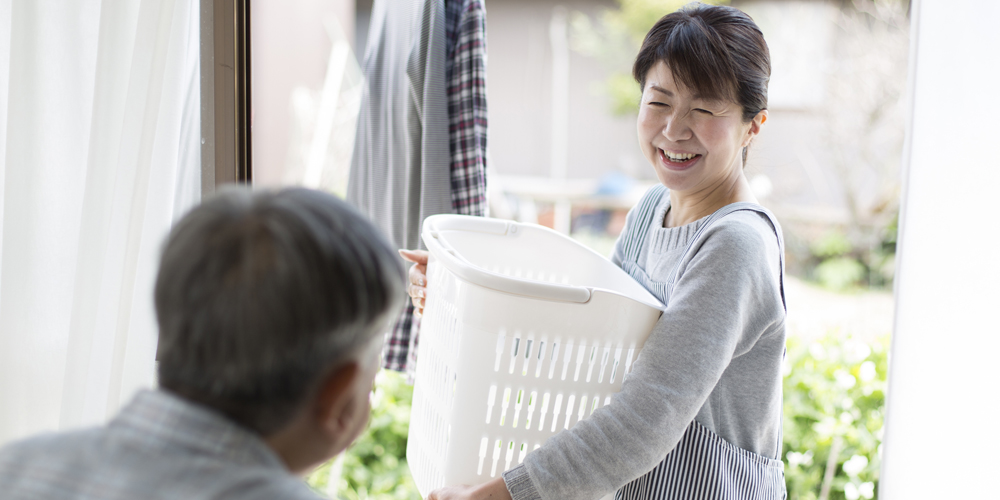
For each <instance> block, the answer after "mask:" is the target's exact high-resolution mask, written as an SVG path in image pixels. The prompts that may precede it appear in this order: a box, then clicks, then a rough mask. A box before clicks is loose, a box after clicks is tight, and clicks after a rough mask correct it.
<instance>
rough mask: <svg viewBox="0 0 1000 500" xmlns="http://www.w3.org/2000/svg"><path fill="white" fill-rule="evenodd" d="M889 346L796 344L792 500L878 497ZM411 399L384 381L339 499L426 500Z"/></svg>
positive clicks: (788, 461)
mask: <svg viewBox="0 0 1000 500" xmlns="http://www.w3.org/2000/svg"><path fill="white" fill-rule="evenodd" d="M888 343H889V341H888V337H884V338H881V339H878V340H875V341H871V342H865V341H861V340H858V339H853V338H846V339H845V338H844V336H842V335H839V334H836V332H834V333H833V334H831V335H828V336H827V337H825V338H823V339H819V340H815V341H803V340H800V339H798V338H795V337H792V338H790V339H789V340H788V355H787V358H786V363H785V385H784V397H785V408H784V412H785V416H784V418H785V420H784V429H783V431H784V449H783V452H782V458H783V459H784V461H785V480H786V483H787V485H788V498H789V499H790V500H818V499H828V500H841V499H843V500H859V499H872V498H875V496H876V494H877V490H878V473H879V465H880V461H879V455H880V448H881V443H882V425H883V420H884V418H885V414H884V399H885V386H886V373H887V371H888ZM412 394H413V388H412V387H411V386H409V385H407V384H406V381H405V379H404V377H403V376H402V375H399V374H397V373H395V372H389V371H383V372H382V373H380V374H379V376H378V378H377V380H376V386H375V392H374V396H373V399H372V419H371V422H370V423H369V425H368V429H367V430H366V431H365V433H364V434H362V436H361V438H359V440H358V441H357V442H356V443H355V444H354V445H353V446H352V447H351V448H350V449H349V450H348V451H347V452H346V454H345V456H344V457H343V459H342V460H343V461H342V467H343V469H342V473H341V474H340V475H339V477H336V478H333V480H335V481H337V487H336V491H337V497H338V498H341V499H348V500H364V499H419V498H420V494H419V493H418V492H417V489H416V486H415V485H414V483H413V479H412V478H411V477H410V471H409V469H408V468H407V466H406V435H407V428H408V425H409V420H410V401H411V399H412ZM330 470H331V464H326V465H324V466H323V467H321V468H320V469H318V470H317V471H316V472H314V473H313V474H312V475H311V476H310V477H309V479H308V480H309V483H310V484H311V485H312V486H313V487H314V488H316V489H317V490H320V491H330V489H329V488H328V486H327V485H328V481H329V480H331V475H330ZM335 475H336V474H335Z"/></svg>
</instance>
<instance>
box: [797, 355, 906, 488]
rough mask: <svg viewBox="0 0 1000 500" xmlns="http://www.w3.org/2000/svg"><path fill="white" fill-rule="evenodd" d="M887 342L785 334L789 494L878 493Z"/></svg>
mask: <svg viewBox="0 0 1000 500" xmlns="http://www.w3.org/2000/svg"><path fill="white" fill-rule="evenodd" d="M888 345H889V340H888V337H883V338H881V339H878V340H877V341H874V342H862V341H860V340H857V339H853V338H846V339H845V338H842V336H839V335H829V336H827V337H826V338H823V339H821V340H818V341H813V342H803V341H802V340H800V339H798V338H794V337H793V338H790V339H788V357H787V359H786V365H785V369H786V377H785V386H784V390H785V394H784V395H785V407H784V410H785V422H784V450H783V457H784V460H785V480H786V484H787V486H788V497H789V499H790V500H811V499H818V498H828V499H845V500H857V499H859V498H864V499H871V498H874V497H875V495H876V494H877V491H878V474H879V465H880V460H879V456H880V453H881V443H882V424H883V419H884V415H885V413H884V403H885V387H886V373H887V370H888ZM824 489H825V490H827V491H826V495H825V496H824V494H823V493H824Z"/></svg>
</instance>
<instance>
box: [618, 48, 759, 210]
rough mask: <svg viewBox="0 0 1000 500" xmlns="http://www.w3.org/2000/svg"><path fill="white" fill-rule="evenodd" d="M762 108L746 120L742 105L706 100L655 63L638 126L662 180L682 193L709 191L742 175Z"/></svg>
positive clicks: (648, 156)
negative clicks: (745, 154)
mask: <svg viewBox="0 0 1000 500" xmlns="http://www.w3.org/2000/svg"><path fill="white" fill-rule="evenodd" d="M765 117H766V111H761V113H759V114H758V115H757V116H756V117H755V118H754V119H753V120H752V121H750V122H744V121H743V110H742V109H741V107H740V106H739V105H738V104H736V103H734V102H729V101H712V100H706V99H703V98H701V97H700V96H698V95H696V94H694V93H693V91H692V90H691V89H688V88H687V87H685V86H683V85H681V84H679V83H678V82H675V81H674V78H673V75H672V74H671V72H670V67H669V66H667V64H666V63H665V62H663V61H660V62H658V63H656V65H655V66H653V67H652V68H651V69H650V70H649V73H647V74H646V87H645V88H644V89H643V90H642V103H641V105H640V108H639V119H638V123H637V128H638V132H639V146H640V148H642V153H643V155H645V157H646V160H648V161H649V163H650V165H652V166H653V169H654V170H655V171H656V177H657V178H658V179H659V180H660V182H661V183H662V184H663V185H665V186H667V187H668V188H670V190H671V191H673V192H675V193H677V194H682V195H695V194H698V193H704V194H709V193H712V192H713V191H714V190H715V189H717V188H719V187H720V186H724V185H726V183H727V181H732V180H733V179H735V178H737V176H739V175H742V170H743V159H742V150H743V147H744V146H746V145H747V144H749V143H750V139H752V138H753V136H755V135H756V134H757V132H759V131H760V125H761V123H763V120H764V119H765Z"/></svg>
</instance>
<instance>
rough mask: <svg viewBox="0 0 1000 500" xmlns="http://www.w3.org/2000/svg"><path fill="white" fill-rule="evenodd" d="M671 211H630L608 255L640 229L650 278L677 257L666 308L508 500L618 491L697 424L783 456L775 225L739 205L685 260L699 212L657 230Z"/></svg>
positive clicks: (513, 484) (527, 467)
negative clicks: (609, 383)
mask: <svg viewBox="0 0 1000 500" xmlns="http://www.w3.org/2000/svg"><path fill="white" fill-rule="evenodd" d="M668 208H669V196H667V195H664V196H663V200H662V202H661V203H660V204H659V206H658V207H657V214H656V217H654V218H653V223H652V224H651V225H650V226H649V227H642V228H637V227H635V224H636V220H638V219H641V218H640V217H638V216H637V215H636V214H634V213H632V212H630V213H629V215H628V222H627V224H626V230H625V232H624V233H623V234H622V237H621V238H619V240H618V243H617V245H616V247H615V252H614V255H613V256H612V260H613V261H614V262H615V263H616V264H619V265H621V262H622V259H623V258H624V254H623V250H622V249H623V243H624V241H625V240H626V239H627V238H635V237H637V236H636V234H637V231H645V232H647V237H646V242H645V243H646V244H645V248H643V250H642V253H641V255H640V256H639V259H638V262H637V264H639V266H641V267H642V268H643V269H644V270H645V272H646V274H648V275H649V277H650V278H651V279H653V280H654V281H660V282H666V281H668V280H669V278H670V276H668V275H669V274H670V272H671V270H673V269H674V265H675V264H677V262H678V260H679V259H682V258H683V260H682V261H681V262H680V267H679V271H678V276H679V278H678V281H677V282H676V285H675V286H674V289H673V295H672V296H671V297H669V301H668V302H669V303H668V305H667V308H666V310H665V312H664V313H663V315H662V316H661V317H660V320H659V322H657V324H656V326H655V327H654V329H653V331H652V332H651V333H650V336H649V338H648V339H647V341H646V344H645V346H644V347H643V349H642V351H641V353H640V355H639V357H638V359H637V361H636V363H635V364H634V365H633V369H632V372H631V373H630V374H629V376H628V377H627V378H626V379H625V381H624V384H623V386H622V391H621V392H620V393H619V394H617V395H616V396H615V397H613V398H612V400H611V404H610V405H608V406H605V407H603V408H600V409H598V410H597V411H596V412H594V414H593V415H591V417H590V418H588V419H587V420H584V421H582V422H580V423H578V424H577V425H576V426H575V427H573V428H572V429H570V430H569V431H564V432H562V433H560V434H558V435H556V436H554V437H552V438H550V439H549V440H548V441H546V442H545V444H544V445H543V446H542V447H541V448H539V449H537V450H535V451H533V452H531V453H529V454H528V456H527V457H525V460H524V463H523V464H521V465H519V466H518V467H515V468H514V469H511V470H510V471H507V472H506V473H504V475H503V478H504V481H505V482H506V485H507V489H508V491H510V493H511V495H512V496H513V497H514V499H515V500H522V499H538V498H544V499H574V500H577V499H580V500H582V499H588V498H595V499H596V498H600V497H602V496H604V495H606V494H608V493H611V492H614V491H616V490H617V489H618V488H620V487H622V486H623V485H625V484H626V483H628V482H630V481H632V480H633V479H635V478H637V477H639V476H641V475H643V474H645V473H646V472H649V471H650V470H652V469H653V468H654V467H655V466H656V465H657V464H659V463H660V461H662V460H663V458H664V457H665V456H666V455H667V453H669V452H670V450H672V449H673V448H674V446H675V445H676V444H677V442H678V441H679V440H680V438H681V436H682V435H683V434H684V431H685V430H686V428H687V427H688V425H689V424H690V423H691V420H692V419H694V420H697V421H698V422H699V423H701V424H702V425H704V426H705V427H707V428H708V429H709V430H711V431H712V432H715V433H716V434H718V435H719V436H720V437H722V438H723V439H725V440H726V441H728V442H730V443H732V444H734V445H736V446H738V447H740V448H743V449H745V450H748V451H751V452H753V453H757V454H760V455H764V456H766V457H768V458H777V457H778V455H779V454H780V442H779V440H780V432H781V431H780V419H781V379H782V375H781V365H782V358H783V355H784V349H785V309H784V304H783V301H782V297H781V263H780V262H781V261H780V259H779V246H778V238H777V237H776V233H775V230H774V229H773V228H772V226H771V223H770V222H769V220H768V218H767V217H766V216H764V215H763V214H760V213H756V212H751V211H739V212H734V213H732V214H729V215H727V216H725V217H723V218H722V219H719V220H718V221H717V222H715V223H714V224H713V225H712V226H710V227H709V228H708V229H707V230H706V231H704V232H703V233H702V234H701V235H700V236H699V237H698V241H695V242H694V245H693V246H692V251H691V252H690V253H688V254H687V255H686V256H685V255H684V253H685V252H684V251H685V249H686V248H687V247H688V244H689V243H691V239H692V238H694V237H695V233H697V232H698V229H699V228H700V227H701V225H702V224H704V223H705V220H706V219H701V220H698V221H695V222H693V223H691V224H688V225H685V226H681V227H676V228H663V227H661V226H662V224H663V220H664V215H665V214H666V211H667V210H668ZM634 211H635V209H633V212H634Z"/></svg>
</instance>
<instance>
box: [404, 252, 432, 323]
mask: <svg viewBox="0 0 1000 500" xmlns="http://www.w3.org/2000/svg"><path fill="white" fill-rule="evenodd" d="M399 255H400V256H401V257H403V258H404V259H406V260H408V261H410V262H413V265H412V266H410V270H409V272H408V273H407V275H408V279H409V281H410V283H409V285H408V286H407V289H406V291H407V293H408V294H409V295H410V300H411V301H412V302H413V313H414V314H416V315H417V316H418V317H419V316H423V314H424V303H425V300H426V298H427V257H428V255H429V254H428V253H427V251H425V250H402V249H400V250H399Z"/></svg>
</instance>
